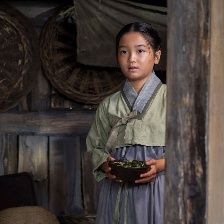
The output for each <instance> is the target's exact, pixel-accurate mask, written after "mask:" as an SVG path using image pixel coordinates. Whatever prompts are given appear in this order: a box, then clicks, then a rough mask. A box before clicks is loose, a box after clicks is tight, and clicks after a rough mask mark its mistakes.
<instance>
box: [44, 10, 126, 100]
mask: <svg viewBox="0 0 224 224" xmlns="http://www.w3.org/2000/svg"><path fill="white" fill-rule="evenodd" d="M74 10H75V8H74V6H67V7H65V8H63V9H61V10H60V11H59V12H57V13H56V14H55V15H54V16H52V17H51V18H50V19H49V20H48V21H47V23H46V24H45V26H44V27H43V29H42V32H41V37H40V56H41V61H42V65H43V69H44V71H45V74H46V76H47V77H48V79H49V80H50V82H51V83H52V85H53V86H54V87H55V88H56V89H57V90H58V91H60V92H61V93H62V94H64V95H65V96H67V97H69V98H70V99H73V100H75V101H77V102H81V103H84V104H99V103H100V102H101V101H102V99H104V98H105V97H106V96H108V95H110V94H112V93H114V92H115V91H117V90H119V89H120V88H121V86H122V85H123V83H124V80H125V79H124V76H123V75H122V74H121V72H120V70H119V69H118V68H102V67H92V66H86V65H81V64H79V63H77V60H76V21H75V18H74V16H75V11H74Z"/></svg>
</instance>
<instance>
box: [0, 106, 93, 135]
mask: <svg viewBox="0 0 224 224" xmlns="http://www.w3.org/2000/svg"><path fill="white" fill-rule="evenodd" d="M94 116H95V111H92V110H87V111H74V112H65V111H58V112H27V113H1V114H0V132H4V133H18V134H30V135H33V134H37V135H77V134H82V133H86V131H88V130H89V128H90V126H91V124H92V122H93V119H94Z"/></svg>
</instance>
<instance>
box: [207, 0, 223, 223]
mask: <svg viewBox="0 0 224 224" xmlns="http://www.w3.org/2000/svg"><path fill="white" fill-rule="evenodd" d="M223 8H224V1H223V0H217V1H211V56H210V58H211V60H210V63H211V64H210V87H209V101H208V103H209V112H208V195H207V197H208V222H207V223H208V224H221V223H224V179H223V174H224V161H223V160H224V146H223V139H224V43H223V39H224V23H223V21H224V12H223Z"/></svg>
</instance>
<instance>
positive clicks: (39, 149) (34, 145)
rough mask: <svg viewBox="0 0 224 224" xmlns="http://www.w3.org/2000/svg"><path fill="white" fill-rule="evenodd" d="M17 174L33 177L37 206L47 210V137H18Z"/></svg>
mask: <svg viewBox="0 0 224 224" xmlns="http://www.w3.org/2000/svg"><path fill="white" fill-rule="evenodd" d="M18 172H28V173H31V174H32V175H33V178H34V182H35V185H34V186H35V191H36V196H37V204H38V205H40V206H43V207H46V208H48V137H46V136H19V162H18Z"/></svg>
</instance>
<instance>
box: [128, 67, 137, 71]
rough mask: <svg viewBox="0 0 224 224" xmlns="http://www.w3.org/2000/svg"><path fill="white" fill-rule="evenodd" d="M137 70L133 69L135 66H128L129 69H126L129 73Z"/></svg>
mask: <svg viewBox="0 0 224 224" xmlns="http://www.w3.org/2000/svg"><path fill="white" fill-rule="evenodd" d="M137 69H138V68H137V67H135V66H130V67H129V68H128V70H130V71H135V70H137Z"/></svg>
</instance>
